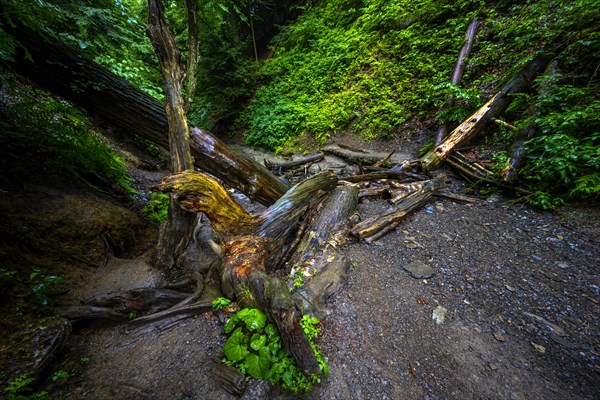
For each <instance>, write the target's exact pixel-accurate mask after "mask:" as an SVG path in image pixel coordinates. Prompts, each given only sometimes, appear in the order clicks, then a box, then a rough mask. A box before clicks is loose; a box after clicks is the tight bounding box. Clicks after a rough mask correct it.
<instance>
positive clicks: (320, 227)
mask: <svg viewBox="0 0 600 400" xmlns="http://www.w3.org/2000/svg"><path fill="white" fill-rule="evenodd" d="M357 203H358V188H357V187H356V186H354V185H352V186H350V185H346V186H340V187H338V188H336V190H335V192H334V193H333V195H332V196H330V197H329V198H328V200H327V202H326V203H325V205H324V206H323V208H322V209H321V210H320V211H319V213H318V215H317V216H316V217H315V218H314V219H313V221H311V222H310V224H309V225H310V226H309V227H308V229H306V231H305V232H304V236H303V238H302V240H301V241H300V244H299V245H298V247H297V249H296V251H295V253H294V255H293V256H292V257H291V258H290V260H289V261H288V265H290V266H291V269H292V271H295V272H296V274H298V275H299V276H302V277H303V278H302V280H303V281H304V280H307V281H308V282H306V283H304V282H303V284H302V285H301V286H300V287H299V288H297V287H296V288H295V287H294V286H293V282H291V284H290V286H292V287H291V288H290V289H292V290H293V292H292V298H294V300H295V302H296V304H297V305H298V306H299V307H300V309H301V310H302V312H303V313H305V314H311V315H315V316H317V318H324V317H326V316H327V315H328V314H330V313H331V309H330V308H329V304H328V300H329V299H330V298H331V297H332V296H333V295H334V294H335V293H337V292H339V291H340V290H341V289H342V288H343V287H344V286H345V284H346V273H347V271H348V268H349V267H350V265H351V263H350V260H349V259H348V258H347V257H346V256H344V255H341V254H339V253H338V252H337V248H338V247H340V246H341V245H342V244H344V242H345V240H346V237H347V236H348V233H349V229H348V221H349V218H350V216H351V215H352V214H353V213H354V211H355V210H356V206H357ZM292 275H294V273H292Z"/></svg>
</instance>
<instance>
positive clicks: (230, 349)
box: [223, 328, 248, 362]
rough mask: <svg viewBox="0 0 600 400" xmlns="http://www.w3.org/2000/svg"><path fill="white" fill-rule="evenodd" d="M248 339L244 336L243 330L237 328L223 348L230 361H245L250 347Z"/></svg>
mask: <svg viewBox="0 0 600 400" xmlns="http://www.w3.org/2000/svg"><path fill="white" fill-rule="evenodd" d="M246 343H247V338H246V336H244V332H243V331H242V328H237V329H236V330H235V331H234V332H233V333H232V334H231V336H230V337H229V339H227V342H226V343H225V346H224V347H223V353H224V354H225V357H227V359H228V360H229V361H233V362H237V361H240V360H243V359H244V357H246V355H247V354H248V347H247V345H246Z"/></svg>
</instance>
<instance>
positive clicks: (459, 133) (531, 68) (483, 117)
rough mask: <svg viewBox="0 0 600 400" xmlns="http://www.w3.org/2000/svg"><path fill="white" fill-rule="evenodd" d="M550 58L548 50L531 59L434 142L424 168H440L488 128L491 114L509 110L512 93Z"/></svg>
mask: <svg viewBox="0 0 600 400" xmlns="http://www.w3.org/2000/svg"><path fill="white" fill-rule="evenodd" d="M548 62H549V57H548V56H546V55H545V54H542V55H539V56H538V57H536V58H535V59H534V60H533V61H531V62H530V63H529V64H528V65H527V66H526V67H525V68H524V70H523V71H522V72H521V73H520V74H519V75H518V76H517V77H516V78H514V79H513V80H512V81H511V82H509V83H508V84H506V85H504V86H503V87H502V89H501V90H500V91H499V92H498V93H496V94H495V95H494V96H493V97H492V98H491V99H489V100H488V101H487V102H486V103H485V104H484V105H483V106H482V107H481V108H480V109H479V110H477V111H476V112H475V113H474V114H473V115H471V116H470V117H469V118H467V119H466V120H465V121H464V122H463V123H461V124H460V125H459V126H458V127H456V129H454V130H453V131H452V132H451V133H450V134H449V135H448V136H447V137H446V139H444V141H443V142H442V143H441V144H439V145H438V146H434V147H433V148H432V149H431V150H430V151H429V152H428V153H427V154H425V155H424V156H423V157H421V165H422V167H423V170H425V171H428V170H433V169H435V168H437V167H438V166H439V165H440V164H441V163H442V162H443V161H444V160H446V158H448V156H449V155H450V153H451V152H452V151H453V150H454V149H455V148H456V147H457V146H458V145H463V144H465V143H468V141H470V140H472V139H473V138H474V137H475V136H477V135H478V134H479V133H480V132H481V131H482V130H483V129H484V128H485V126H486V125H487V124H488V122H490V121H491V118H493V117H498V116H499V115H501V114H502V113H503V112H504V111H506V109H507V108H508V106H509V105H510V103H511V102H512V99H513V97H512V95H514V94H515V93H518V92H521V91H524V90H525V89H527V88H528V87H529V86H530V85H531V82H532V81H533V80H534V79H535V78H536V77H537V76H538V75H539V74H540V73H541V72H542V71H544V69H545V68H546V66H547V65H548Z"/></svg>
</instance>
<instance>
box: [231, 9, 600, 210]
mask: <svg viewBox="0 0 600 400" xmlns="http://www.w3.org/2000/svg"><path fill="white" fill-rule="evenodd" d="M592 3H594V2H593V1H589V0H576V1H566V2H560V3H558V2H556V1H551V0H543V1H526V2H520V3H518V4H517V3H515V2H510V1H500V2H485V1H470V0H462V1H444V0H430V1H418V2H415V1H406V0H395V1H382V0H365V1H351V0H334V1H327V2H316V1H315V2H309V3H308V4H306V5H305V6H304V13H303V14H302V15H301V16H300V17H299V19H298V21H297V22H295V23H293V24H290V25H288V26H285V27H283V29H282V30H281V32H280V34H279V35H278V36H277V37H276V38H275V40H274V41H273V48H274V55H273V57H272V58H270V59H268V60H266V61H265V62H264V64H263V65H262V66H261V68H260V69H259V71H258V73H257V79H258V80H259V82H261V83H262V86H261V87H260V88H259V89H258V90H257V92H256V97H255V99H254V100H253V102H252V103H251V105H250V106H249V107H248V108H247V110H246V111H245V113H244V114H243V115H242V118H241V120H240V121H241V122H240V123H241V124H246V126H247V134H246V141H247V142H248V143H249V144H252V145H261V146H265V147H268V148H271V149H279V148H281V146H283V145H284V144H285V143H286V142H287V141H289V140H290V139H292V138H294V137H296V136H299V135H300V134H303V133H308V134H310V135H314V136H315V137H316V138H317V139H318V140H319V141H320V142H321V143H324V142H325V141H326V140H327V139H328V138H329V137H330V136H332V135H335V134H336V132H339V131H348V130H351V131H356V132H359V133H361V134H362V135H363V136H364V138H365V139H371V138H374V137H387V136H390V135H393V134H395V133H397V132H400V131H402V130H403V129H404V126H403V124H404V123H405V122H406V121H409V120H410V119H411V118H417V119H426V118H429V117H431V116H432V115H434V116H435V118H436V119H437V120H438V121H439V122H449V123H450V124H456V123H458V122H460V121H462V120H463V119H464V118H466V117H467V116H468V115H469V114H470V113H471V112H472V111H474V110H475V109H476V108H477V107H478V106H480V105H481V104H482V103H483V102H484V101H485V100H486V99H487V97H488V96H489V95H490V94H491V93H492V92H493V91H494V90H496V89H497V88H498V87H499V86H500V85H501V84H502V83H505V82H506V81H507V80H508V79H510V77H511V76H513V75H514V74H515V73H517V72H518V71H519V70H520V69H521V68H522V67H523V66H524V65H525V64H526V63H527V62H528V61H530V60H531V59H532V58H533V57H534V56H535V55H536V54H537V53H538V52H539V51H545V52H550V53H554V52H556V53H559V54H558V57H557V61H558V65H559V71H560V72H558V73H554V74H553V75H550V76H548V75H547V76H545V77H542V78H540V80H539V81H538V82H536V84H537V85H536V87H538V88H539V86H540V84H541V83H542V81H544V80H553V84H552V85H550V87H549V88H548V89H547V90H545V91H543V92H538V93H535V92H534V93H532V94H529V95H527V96H524V97H521V98H520V99H518V100H519V101H518V102H516V103H515V105H514V106H513V107H512V109H511V112H510V113H509V115H507V116H506V118H507V119H508V120H509V121H510V122H512V123H514V124H517V126H518V127H519V128H521V129H523V128H524V127H525V126H527V125H528V126H533V127H534V128H535V129H536V132H537V133H536V135H535V136H534V137H533V138H532V139H531V140H529V141H528V142H527V143H526V164H525V166H524V168H523V169H522V171H521V177H522V179H523V180H524V181H525V182H526V183H527V184H528V185H529V186H530V187H531V188H532V189H533V190H534V191H536V195H535V196H532V197H530V199H529V200H530V201H532V202H534V203H535V204H537V205H539V206H542V207H544V208H552V207H553V206H554V205H556V204H558V203H560V202H561V201H562V199H563V198H577V197H579V198H581V197H593V196H597V195H598V193H600V175H599V173H598V171H599V170H600V158H599V153H598V151H599V150H598V148H599V146H598V144H599V143H598V142H599V140H600V137H599V133H598V131H599V129H598V126H599V123H598V107H599V105H600V98H599V94H598V93H599V92H600V91H599V90H598V89H599V85H598V76H597V73H598V56H597V55H598V54H599V50H600V46H599V44H598V29H597V24H595V23H594V21H597V17H598V11H597V8H596V7H593V4H592ZM474 17H476V18H477V19H478V20H479V21H481V25H480V28H479V31H478V34H477V37H476V41H475V44H474V47H473V50H472V53H471V57H470V58H469V60H468V66H467V70H466V73H465V76H464V78H463V85H462V87H456V86H454V85H452V84H450V83H448V82H449V78H450V75H451V73H452V70H453V68H454V64H455V63H456V58H457V55H458V52H459V50H460V48H461V45H462V41H463V40H464V34H465V30H466V27H467V25H468V24H469V22H470V21H471V19H472V18H474ZM449 95H452V96H453V97H454V98H455V99H456V100H457V103H456V105H455V106H454V107H452V108H449V109H443V110H441V109H440V107H441V105H442V104H443V102H444V101H445V99H446V98H447V97H448V96H449ZM432 136H433V132H432ZM514 136H515V133H514V132H513V133H511V132H506V131H503V132H496V133H495V134H494V135H490V137H491V140H488V142H491V143H492V145H493V147H494V148H495V149H496V150H497V151H500V152H501V151H504V152H508V151H509V148H510V145H511V144H512V142H513V139H514ZM496 158H497V159H500V158H502V157H496ZM505 159H506V158H505ZM549 193H552V194H553V195H555V196H558V197H555V198H554V199H551V196H550V194H549Z"/></svg>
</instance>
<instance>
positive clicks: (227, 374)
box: [212, 359, 246, 396]
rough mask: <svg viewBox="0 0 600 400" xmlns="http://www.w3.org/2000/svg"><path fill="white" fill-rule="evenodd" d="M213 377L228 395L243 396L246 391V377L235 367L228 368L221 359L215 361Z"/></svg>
mask: <svg viewBox="0 0 600 400" xmlns="http://www.w3.org/2000/svg"><path fill="white" fill-rule="evenodd" d="M213 361H214V362H213V371H212V376H213V378H214V380H215V381H217V383H219V384H220V385H221V387H222V388H223V389H225V390H226V391H227V392H228V393H231V394H232V395H234V396H241V395H242V394H244V392H245V391H246V376H245V375H244V374H242V373H241V372H240V371H238V370H237V369H235V368H234V367H230V366H227V365H225V364H223V363H222V362H221V360H219V359H215V360H213Z"/></svg>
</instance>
